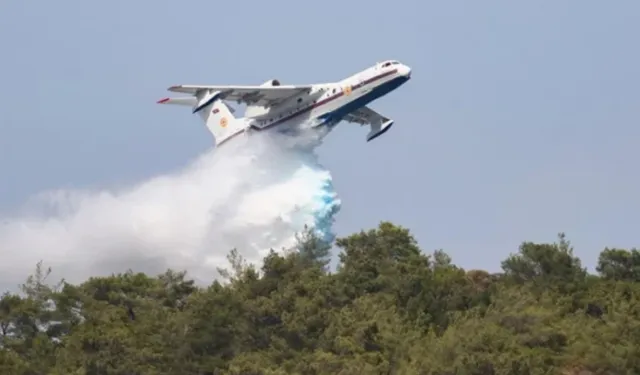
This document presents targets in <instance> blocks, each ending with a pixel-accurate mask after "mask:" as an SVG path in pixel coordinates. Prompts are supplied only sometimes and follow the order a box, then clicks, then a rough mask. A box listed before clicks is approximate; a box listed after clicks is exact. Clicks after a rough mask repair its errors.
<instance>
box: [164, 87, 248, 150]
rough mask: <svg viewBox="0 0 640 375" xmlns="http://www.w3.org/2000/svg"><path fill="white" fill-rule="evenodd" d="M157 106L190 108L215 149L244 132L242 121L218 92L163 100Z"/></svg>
mask: <svg viewBox="0 0 640 375" xmlns="http://www.w3.org/2000/svg"><path fill="white" fill-rule="evenodd" d="M158 104H176V105H182V106H190V107H192V108H193V113H197V114H198V115H200V118H202V120H203V121H204V123H205V125H206V127H207V129H209V131H210V132H211V134H212V135H213V138H214V143H215V146H216V147H218V146H220V145H221V144H223V143H224V142H226V141H228V140H230V139H232V138H234V137H236V136H238V135H240V134H242V133H244V131H245V124H244V121H243V119H242V118H236V117H235V116H234V115H233V112H234V111H233V110H232V109H231V108H230V107H229V106H227V105H226V104H225V103H224V101H223V100H222V99H220V91H210V90H203V91H200V92H198V93H197V94H196V95H195V96H186V97H178V98H164V99H161V100H158Z"/></svg>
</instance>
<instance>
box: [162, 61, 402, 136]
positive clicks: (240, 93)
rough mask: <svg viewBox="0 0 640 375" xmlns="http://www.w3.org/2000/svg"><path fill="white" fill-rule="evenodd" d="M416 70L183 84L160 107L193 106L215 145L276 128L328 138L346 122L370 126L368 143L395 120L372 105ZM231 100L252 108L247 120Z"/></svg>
mask: <svg viewBox="0 0 640 375" xmlns="http://www.w3.org/2000/svg"><path fill="white" fill-rule="evenodd" d="M410 78H411V69H410V68H409V67H408V66H407V65H405V64H402V63H400V62H399V61H396V60H387V61H383V62H379V63H376V64H375V65H374V66H371V67H369V68H367V69H365V70H363V71H360V72H358V73H356V74H354V75H352V76H350V77H347V78H345V79H343V80H341V81H338V82H331V83H319V84H304V85H282V84H281V83H280V81H279V80H277V79H271V80H269V81H267V82H265V83H263V84H262V85H259V86H238V85H224V86H220V85H178V86H171V87H170V88H169V89H168V90H169V91H171V92H177V93H184V94H191V95H190V96H183V97H173V98H164V99H161V100H159V101H158V103H160V104H177V105H184V106H191V107H192V112H193V113H198V114H199V115H200V117H201V118H202V120H203V121H204V123H205V125H206V127H207V128H208V129H209V131H210V132H211V133H212V134H213V137H214V143H215V146H216V147H218V146H220V145H221V144H223V143H225V142H227V141H229V140H231V139H234V138H236V137H237V136H238V135H241V134H245V135H250V134H251V133H252V132H261V131H267V130H271V129H273V130H275V131H278V132H281V133H285V134H291V135H296V134H300V133H301V132H304V131H307V130H311V129H316V130H323V132H321V134H322V135H321V138H322V137H324V136H326V135H327V134H328V133H329V132H330V131H331V130H332V129H333V128H334V127H335V126H336V125H337V124H338V123H339V122H340V121H343V120H344V121H346V122H350V123H355V124H360V125H362V126H365V125H368V126H369V128H370V130H369V133H368V134H367V141H371V140H373V139H375V138H377V137H378V136H380V135H382V134H384V133H385V132H386V131H387V130H389V129H390V128H391V126H392V125H393V123H394V121H393V120H392V119H390V118H388V117H387V116H384V115H382V114H380V113H378V112H376V111H374V110H373V109H371V108H370V107H368V106H367V105H368V104H369V103H370V102H372V101H374V100H376V99H378V98H380V97H381V96H384V95H386V94H388V93H390V92H391V91H393V90H395V89H396V88H398V87H400V86H401V85H403V84H404V83H406V82H407V81H408V80H409V79H410ZM225 101H227V102H236V103H237V104H244V105H246V109H245V113H244V116H243V117H235V115H234V113H235V110H234V109H233V108H231V107H230V106H228V105H227V104H226V103H225Z"/></svg>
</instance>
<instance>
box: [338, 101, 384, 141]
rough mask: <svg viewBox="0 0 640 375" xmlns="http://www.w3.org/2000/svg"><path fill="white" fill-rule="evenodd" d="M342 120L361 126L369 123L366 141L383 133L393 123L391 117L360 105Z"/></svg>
mask: <svg viewBox="0 0 640 375" xmlns="http://www.w3.org/2000/svg"><path fill="white" fill-rule="evenodd" d="M344 120H345V121H347V122H351V123H355V124H360V125H363V126H364V125H369V128H370V129H371V130H370V131H369V134H367V142H369V141H372V140H374V139H376V138H377V137H379V136H381V135H383V134H384V133H385V132H386V131H387V130H389V129H391V126H392V125H393V120H392V119H390V118H388V117H386V116H384V115H381V114H380V113H378V112H376V111H374V110H373V109H371V108H369V107H362V108H360V109H357V110H355V111H353V112H351V113H349V114H348V115H346V116H345V117H344Z"/></svg>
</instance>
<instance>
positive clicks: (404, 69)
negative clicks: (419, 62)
mask: <svg viewBox="0 0 640 375" xmlns="http://www.w3.org/2000/svg"><path fill="white" fill-rule="evenodd" d="M399 70H400V72H399V73H400V74H401V75H403V76H405V77H407V78H411V68H409V67H408V66H406V65H402V68H400V69H399Z"/></svg>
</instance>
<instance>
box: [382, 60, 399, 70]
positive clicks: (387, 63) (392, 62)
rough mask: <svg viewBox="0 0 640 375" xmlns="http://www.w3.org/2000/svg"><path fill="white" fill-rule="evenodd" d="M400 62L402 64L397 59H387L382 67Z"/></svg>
mask: <svg viewBox="0 0 640 375" xmlns="http://www.w3.org/2000/svg"><path fill="white" fill-rule="evenodd" d="M398 64H400V63H399V62H398V61H396V60H390V61H385V62H383V63H382V65H381V67H382V68H386V67H388V66H391V65H398Z"/></svg>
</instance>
